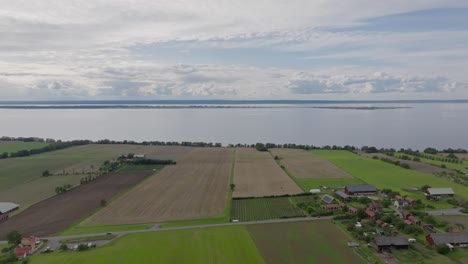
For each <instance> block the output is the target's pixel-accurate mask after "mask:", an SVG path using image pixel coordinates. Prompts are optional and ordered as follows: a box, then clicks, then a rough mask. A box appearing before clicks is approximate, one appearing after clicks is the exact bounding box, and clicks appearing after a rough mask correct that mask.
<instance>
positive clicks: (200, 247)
mask: <svg viewBox="0 0 468 264" xmlns="http://www.w3.org/2000/svg"><path fill="white" fill-rule="evenodd" d="M32 262H33V263H34V264H41V263H47V264H54V263H60V264H74V263H77V264H78V263H99V264H105V263H112V264H113V263H203V264H205V263H264V262H263V259H262V257H261V255H260V254H259V252H258V250H257V248H256V246H255V244H254V242H253V240H252V239H251V237H250V235H249V233H248V232H247V229H246V228H245V227H243V226H232V227H216V228H204V229H186V230H177V231H163V232H154V233H140V234H131V235H126V236H124V237H122V238H119V239H117V240H115V241H113V242H111V243H110V244H108V245H105V246H102V247H100V248H97V249H92V250H89V251H87V252H56V253H50V254H42V255H38V256H37V257H33V259H32Z"/></svg>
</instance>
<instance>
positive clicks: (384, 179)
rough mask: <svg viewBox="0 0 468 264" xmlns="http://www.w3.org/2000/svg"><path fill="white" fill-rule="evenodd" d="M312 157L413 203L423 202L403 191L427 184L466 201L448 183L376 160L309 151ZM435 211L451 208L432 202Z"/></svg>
mask: <svg viewBox="0 0 468 264" xmlns="http://www.w3.org/2000/svg"><path fill="white" fill-rule="evenodd" d="M313 153H314V154H316V155H318V156H320V157H323V158H326V159H328V160H330V161H331V162H333V163H334V164H335V165H337V166H338V167H340V168H341V169H343V170H345V171H346V172H348V173H350V174H351V175H353V176H355V177H357V178H359V179H361V180H363V181H365V182H367V183H369V184H373V185H375V186H376V187H377V188H391V189H393V190H395V191H398V192H400V193H402V194H407V195H410V196H411V197H414V198H416V199H424V195H423V194H422V193H421V192H418V193H415V192H408V191H405V190H403V188H405V187H421V186H422V185H424V184H428V185H430V186H432V187H452V188H453V190H454V191H455V194H456V195H458V196H461V197H463V198H465V199H468V188H467V187H464V186H462V185H459V184H456V183H453V182H449V181H447V180H444V179H443V178H438V177H436V176H433V175H429V174H424V173H420V172H417V171H413V170H408V169H404V168H401V167H399V166H395V165H393V164H389V163H386V162H383V161H380V160H374V159H370V158H366V157H362V156H359V155H356V154H354V153H351V152H349V151H341V150H313ZM431 204H432V205H433V206H435V207H438V208H450V207H453V206H451V205H449V204H447V203H445V202H442V201H439V202H433V203H431Z"/></svg>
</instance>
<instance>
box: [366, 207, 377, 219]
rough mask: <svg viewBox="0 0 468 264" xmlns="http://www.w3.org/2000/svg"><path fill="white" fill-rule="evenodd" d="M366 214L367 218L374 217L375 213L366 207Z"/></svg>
mask: <svg viewBox="0 0 468 264" xmlns="http://www.w3.org/2000/svg"><path fill="white" fill-rule="evenodd" d="M366 216H367V217H369V218H374V217H375V213H374V212H372V211H371V210H369V209H366Z"/></svg>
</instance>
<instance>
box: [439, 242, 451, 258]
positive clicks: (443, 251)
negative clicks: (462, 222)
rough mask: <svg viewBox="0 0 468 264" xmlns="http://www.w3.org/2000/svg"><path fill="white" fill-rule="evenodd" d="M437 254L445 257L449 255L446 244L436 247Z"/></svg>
mask: <svg viewBox="0 0 468 264" xmlns="http://www.w3.org/2000/svg"><path fill="white" fill-rule="evenodd" d="M436 249H437V252H438V253H439V254H442V255H447V254H448V253H450V248H449V247H448V246H447V245H446V244H441V245H437V246H436Z"/></svg>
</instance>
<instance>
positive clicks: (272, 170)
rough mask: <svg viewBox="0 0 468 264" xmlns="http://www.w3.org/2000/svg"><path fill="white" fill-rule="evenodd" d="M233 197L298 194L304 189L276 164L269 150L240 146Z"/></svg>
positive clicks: (237, 155)
mask: <svg viewBox="0 0 468 264" xmlns="http://www.w3.org/2000/svg"><path fill="white" fill-rule="evenodd" d="M234 184H235V185H236V187H235V189H234V193H233V197H251V196H255V197H261V196H267V195H281V194H297V193H302V190H301V189H300V188H299V186H297V184H296V183H295V182H294V181H293V180H292V179H291V178H290V177H289V176H288V175H287V174H286V173H285V172H284V171H283V170H282V169H281V168H280V167H279V166H278V164H276V162H275V160H274V159H273V157H272V156H271V155H270V153H268V152H266V151H265V152H261V151H257V150H256V149H254V148H238V149H237V150H236V163H235V169H234Z"/></svg>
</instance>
